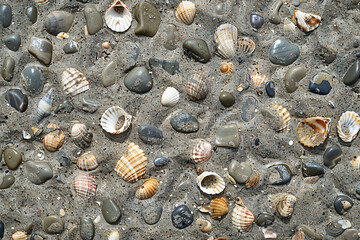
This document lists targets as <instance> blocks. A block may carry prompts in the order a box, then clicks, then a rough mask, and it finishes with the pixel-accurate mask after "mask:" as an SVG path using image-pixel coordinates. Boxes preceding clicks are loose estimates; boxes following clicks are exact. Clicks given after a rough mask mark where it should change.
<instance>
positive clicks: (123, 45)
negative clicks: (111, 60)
mask: <svg viewBox="0 0 360 240" xmlns="http://www.w3.org/2000/svg"><path fill="white" fill-rule="evenodd" d="M118 46H119V51H118V54H119V55H121V58H119V59H118V62H117V67H118V68H119V69H120V70H121V71H124V72H126V71H128V70H130V69H131V68H133V67H134V66H135V64H136V62H137V60H138V58H139V53H140V49H139V46H138V45H137V44H136V43H134V42H130V41H126V42H120V43H118Z"/></svg>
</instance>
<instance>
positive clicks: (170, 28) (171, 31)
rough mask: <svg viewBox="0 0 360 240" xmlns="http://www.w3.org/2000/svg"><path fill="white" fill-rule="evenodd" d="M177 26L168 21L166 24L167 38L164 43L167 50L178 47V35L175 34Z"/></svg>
mask: <svg viewBox="0 0 360 240" xmlns="http://www.w3.org/2000/svg"><path fill="white" fill-rule="evenodd" d="M175 31H176V26H175V25H174V24H172V23H168V24H166V26H165V30H164V32H165V33H166V40H165V43H164V47H165V48H166V49H167V50H170V51H172V50H175V49H176V47H177V46H176V36H175Z"/></svg>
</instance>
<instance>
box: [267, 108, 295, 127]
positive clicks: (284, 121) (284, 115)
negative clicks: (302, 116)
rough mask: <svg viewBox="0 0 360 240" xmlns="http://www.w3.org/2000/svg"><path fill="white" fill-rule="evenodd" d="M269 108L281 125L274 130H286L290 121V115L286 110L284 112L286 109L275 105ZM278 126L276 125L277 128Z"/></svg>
mask: <svg viewBox="0 0 360 240" xmlns="http://www.w3.org/2000/svg"><path fill="white" fill-rule="evenodd" d="M271 108H272V109H273V110H275V111H276V113H277V116H278V117H279V121H280V123H281V124H280V127H279V128H277V129H275V130H276V131H278V132H281V131H284V130H286V129H287V128H288V126H289V124H290V121H291V116H290V113H289V112H288V110H286V108H284V107H283V106H280V105H277V104H275V105H273V106H271ZM278 126H279V125H277V127H278Z"/></svg>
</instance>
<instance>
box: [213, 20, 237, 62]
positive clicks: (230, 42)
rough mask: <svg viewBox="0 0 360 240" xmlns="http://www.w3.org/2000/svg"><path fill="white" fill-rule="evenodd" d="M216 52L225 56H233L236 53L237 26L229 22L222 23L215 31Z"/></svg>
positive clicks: (226, 57)
mask: <svg viewBox="0 0 360 240" xmlns="http://www.w3.org/2000/svg"><path fill="white" fill-rule="evenodd" d="M214 36H215V42H216V43H217V49H216V53H217V54H218V55H219V56H220V57H222V58H224V59H228V58H232V57H234V56H235V53H236V40H237V28H236V27H235V26H234V25H232V24H229V23H226V24H222V25H220V26H219V27H218V28H217V30H216V32H215V35H214Z"/></svg>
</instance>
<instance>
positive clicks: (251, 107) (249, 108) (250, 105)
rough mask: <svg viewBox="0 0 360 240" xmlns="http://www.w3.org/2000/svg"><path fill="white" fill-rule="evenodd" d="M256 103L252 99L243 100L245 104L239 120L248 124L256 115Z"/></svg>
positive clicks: (254, 99)
mask: <svg viewBox="0 0 360 240" xmlns="http://www.w3.org/2000/svg"><path fill="white" fill-rule="evenodd" d="M257 110H258V101H257V100H256V98H254V97H248V98H246V99H245V103H244V105H243V106H242V108H241V118H242V119H243V120H244V121H245V122H250V121H251V120H252V119H253V118H254V117H255V116H256V114H257V112H258V111H257Z"/></svg>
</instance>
